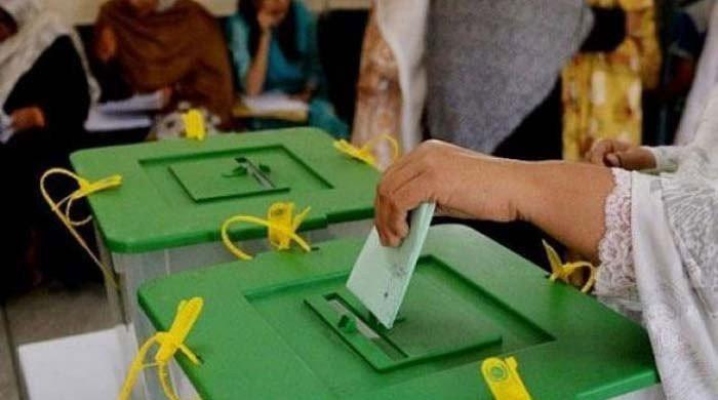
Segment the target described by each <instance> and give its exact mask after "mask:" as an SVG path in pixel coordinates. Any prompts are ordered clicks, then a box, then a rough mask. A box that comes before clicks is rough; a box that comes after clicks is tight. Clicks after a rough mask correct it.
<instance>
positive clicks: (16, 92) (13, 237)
mask: <svg viewBox="0 0 718 400" xmlns="http://www.w3.org/2000/svg"><path fill="white" fill-rule="evenodd" d="M74 39H76V36H75V33H74V31H73V30H72V29H71V28H70V27H68V26H66V25H64V24H62V23H61V22H60V20H59V18H58V16H57V15H55V14H53V13H50V12H48V11H44V6H43V5H42V3H41V2H40V1H39V0H7V1H3V2H2V3H0V106H1V108H0V153H1V154H0V166H1V167H0V169H1V170H2V171H3V174H2V175H1V176H2V178H0V179H1V181H0V186H1V187H2V188H3V192H4V195H3V196H0V198H1V200H0V210H2V212H3V213H4V214H3V217H2V218H0V219H1V220H2V227H3V230H4V231H5V232H6V234H5V235H3V237H4V239H3V240H2V249H0V256H1V257H2V258H3V260H2V261H0V265H2V266H3V269H4V271H3V274H4V276H3V277H2V278H0V283H1V284H2V285H3V286H4V285H7V286H14V288H13V287H4V288H3V287H0V297H2V295H3V292H5V293H4V294H7V290H10V289H17V286H18V285H19V280H20V279H21V278H27V279H26V281H27V282H25V283H30V282H29V281H30V280H31V278H32V280H34V281H35V282H34V283H38V281H39V279H40V271H39V269H38V268H39V267H40V262H41V260H40V259H39V257H40V256H42V257H45V258H47V260H48V261H49V262H50V263H52V266H51V267H52V272H53V273H58V272H60V273H62V272H67V271H62V270H61V269H63V268H77V267H78V266H77V265H73V264H72V263H70V262H68V258H67V257H68V255H69V253H72V251H69V252H68V251H67V250H63V249H62V248H61V247H62V246H63V241H65V244H66V243H71V242H70V240H71V239H70V237H69V234H67V233H66V232H64V230H63V229H64V228H63V227H62V226H61V224H60V222H59V221H57V220H56V219H55V217H54V215H52V213H51V212H50V209H49V207H48V206H47V204H45V203H44V201H43V199H42V197H41V196H40V190H39V179H40V176H41V174H42V173H43V172H44V171H45V170H47V169H49V168H51V167H66V168H67V167H69V160H68V155H69V153H70V152H71V151H73V150H75V149H77V148H79V147H80V146H81V145H82V142H83V141H84V139H85V138H84V130H83V125H84V122H85V119H86V118H87V112H88V109H89V106H90V102H91V95H90V87H94V81H93V80H92V79H91V78H90V77H89V76H88V74H87V73H86V69H85V68H84V65H83V55H82V53H81V51H82V50H81V48H80V47H76V46H75V43H78V42H77V41H76V40H74ZM57 189H59V188H57ZM69 190H72V189H69ZM68 193H69V192H68ZM38 244H42V246H41V247H40V248H41V249H42V252H39V251H37V250H38V246H37V245H38ZM73 246H74V244H73ZM73 261H74V260H73ZM32 268H35V269H34V270H33V271H28V269H32ZM30 272H32V273H30ZM74 272H77V271H70V273H74ZM33 274H34V276H31V275H33ZM8 275H10V277H8ZM13 275H14V276H13Z"/></svg>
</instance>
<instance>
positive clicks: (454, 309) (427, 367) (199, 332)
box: [139, 225, 658, 400]
mask: <svg viewBox="0 0 718 400" xmlns="http://www.w3.org/2000/svg"><path fill="white" fill-rule="evenodd" d="M362 245H363V241H362V240H357V239H340V240H335V241H331V242H326V243H322V244H320V245H319V246H318V247H317V248H316V249H314V251H312V252H311V253H306V254H303V253H299V252H291V253H264V254H262V255H260V256H259V257H257V258H256V259H255V260H254V261H253V262H251V263H237V262H235V263H229V264H223V265H219V266H216V267H211V268H206V269H202V270H197V271H192V272H187V273H182V274H177V275H173V276H170V277H167V278H162V279H158V280H156V281H153V282H150V283H147V284H145V285H144V286H143V287H142V288H141V289H140V291H139V302H140V304H141V307H142V308H143V309H144V310H145V312H146V314H147V315H148V316H149V318H150V320H151V321H152V322H153V324H154V326H155V327H156V328H157V330H158V331H167V330H168V329H169V328H170V325H171V324H172V321H173V319H174V316H175V313H176V312H177V305H178V303H179V302H180V301H181V300H184V299H189V298H192V297H201V298H203V299H204V308H203V311H202V312H201V314H200V316H199V318H198V320H197V322H196V324H195V325H194V328H193V330H192V331H191V332H190V334H189V336H188V337H187V339H186V341H185V344H186V345H187V346H188V348H190V349H191V350H192V351H194V352H195V353H196V354H197V355H198V356H199V357H200V358H201V359H202V363H201V364H200V365H195V364H193V363H191V362H189V360H188V359H187V358H185V357H184V356H183V355H181V354H177V355H176V359H177V360H178V361H179V364H180V365H181V368H182V371H183V373H178V371H175V374H174V379H175V382H176V383H177V385H178V386H180V387H186V386H187V385H186V382H184V381H185V380H188V381H189V382H191V385H192V386H193V388H194V389H195V390H196V391H197V393H198V394H199V395H200V396H201V398H202V399H204V400H225V399H287V398H292V399H311V400H316V399H367V400H368V399H372V400H378V399H407V400H408V399H467V400H476V399H491V398H493V397H492V395H491V393H490V391H489V386H488V384H487V383H486V380H485V378H484V375H483V374H482V372H481V365H482V362H483V361H484V360H486V359H487V358H491V357H498V358H499V359H502V360H503V359H506V358H508V357H513V358H514V360H515V361H516V362H517V371H518V375H519V376H520V379H521V380H522V381H523V383H524V385H525V387H526V389H527V391H528V392H529V393H530V395H531V396H532V398H533V399H539V400H550V399H556V400H567V399H607V398H614V397H617V396H623V395H626V394H631V393H634V394H635V393H640V392H641V391H643V390H646V389H647V388H651V387H655V385H657V383H658V375H657V371H656V367H655V365H654V361H653V356H652V352H651V346H650V343H649V340H648V336H647V334H646V332H645V331H644V330H643V329H642V328H641V326H639V325H637V324H635V323H634V322H632V321H631V320H629V319H627V318H624V317H623V316H621V315H619V314H617V313H615V312H614V311H612V310H610V309H608V308H606V307H605V306H603V305H602V304H600V303H599V302H597V301H596V300H595V299H594V298H592V297H591V296H588V295H585V294H582V293H580V292H579V291H578V290H576V289H575V288H573V287H570V286H567V285H565V284H563V283H553V282H550V281H549V279H547V275H546V273H545V272H544V271H542V270H541V269H539V268H538V267H536V266H534V265H533V264H531V263H529V262H528V261H526V260H524V259H522V258H520V257H519V256H517V255H515V254H514V253H512V252H510V251H509V250H507V249H505V248H503V247H501V246H500V245H498V244H496V243H495V242H493V241H491V240H489V239H487V238H485V237H484V236H481V235H480V234H478V233H476V232H474V231H472V230H470V229H468V228H465V227H461V226H456V225H445V226H436V227H433V228H431V230H430V231H429V235H428V238H427V240H426V243H425V246H424V249H423V251H422V255H421V257H420V259H419V262H418V264H417V267H416V270H415V272H414V275H413V277H412V280H411V282H410V284H409V287H408V291H407V294H406V297H405V299H404V302H403V304H402V307H401V308H400V311H399V316H398V318H397V319H396V322H395V323H394V326H393V328H392V329H391V330H386V329H384V328H382V326H381V325H380V324H378V323H377V322H376V320H375V318H372V317H371V315H369V314H368V313H367V311H366V309H365V308H364V307H363V306H362V304H361V303H359V302H358V301H357V300H356V298H354V297H353V296H352V295H351V294H350V293H349V291H348V290H347V289H346V287H345V283H346V281H347V278H348V276H349V274H350V271H351V269H352V266H353V264H354V261H355V260H356V258H357V255H358V254H359V251H360V249H361V248H362ZM494 372H495V371H494ZM500 378H501V376H498V375H496V374H495V375H494V376H493V379H500Z"/></svg>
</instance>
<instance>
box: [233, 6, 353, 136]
mask: <svg viewBox="0 0 718 400" xmlns="http://www.w3.org/2000/svg"><path fill="white" fill-rule="evenodd" d="M227 36H228V38H229V49H230V52H231V53H232V58H233V60H234V68H235V74H236V77H237V81H238V82H239V85H240V88H241V91H242V93H244V94H246V95H249V96H256V95H259V94H262V93H265V92H271V91H281V92H284V93H287V94H290V95H292V96H293V97H294V98H296V99H300V100H302V101H304V102H307V103H308V105H309V125H311V126H315V127H318V128H321V129H324V130H325V131H327V132H329V133H331V134H332V135H334V136H336V137H339V138H344V137H347V136H348V134H349V128H348V126H347V125H346V123H344V122H343V121H342V120H340V119H339V118H338V117H337V116H336V114H335V113H334V108H333V106H332V105H331V103H330V102H329V100H328V98H327V96H326V93H325V92H326V87H325V80H324V76H323V72H322V68H321V65H320V62H319V55H318V51H317V38H316V20H315V18H314V16H313V15H312V14H311V12H310V11H309V10H308V9H307V8H306V6H305V5H304V4H303V3H302V2H300V1H298V0H244V1H240V2H239V10H238V12H237V14H235V15H233V16H232V17H230V18H229V20H228V21H227ZM254 128H255V129H261V128H262V125H261V123H260V122H259V121H255V126H254Z"/></svg>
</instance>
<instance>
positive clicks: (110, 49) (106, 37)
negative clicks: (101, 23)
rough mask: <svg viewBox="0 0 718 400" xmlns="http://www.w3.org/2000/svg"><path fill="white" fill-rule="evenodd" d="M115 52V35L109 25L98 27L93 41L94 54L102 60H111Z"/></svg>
mask: <svg viewBox="0 0 718 400" xmlns="http://www.w3.org/2000/svg"><path fill="white" fill-rule="evenodd" d="M116 54H117V37H115V32H114V31H113V30H112V28H110V27H104V28H101V29H100V32H99V34H98V37H97V40H96V41H95V55H96V56H97V58H98V59H99V60H100V61H102V62H105V63H106V62H108V61H110V60H112V59H113V58H114V57H115V55H116Z"/></svg>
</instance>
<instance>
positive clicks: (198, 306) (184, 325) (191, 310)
mask: <svg viewBox="0 0 718 400" xmlns="http://www.w3.org/2000/svg"><path fill="white" fill-rule="evenodd" d="M203 306H204V300H203V299H202V298H201V297H194V298H192V299H190V300H183V301H181V302H180V304H179V306H178V307H177V314H176V315H175V319H174V321H173V322H172V325H171V326H170V329H169V331H167V332H158V333H156V334H155V335H154V336H152V337H151V338H149V339H148V340H147V341H146V342H145V343H144V344H143V345H142V346H141V347H140V349H139V351H138V352H137V356H136V357H135V359H134V360H132V364H131V365H130V370H129V371H128V372H127V377H126V378H125V382H124V384H123V385H122V390H121V391H120V394H119V395H118V396H117V399H118V400H128V399H129V398H130V397H131V396H132V389H133V388H134V387H135V384H136V383H137V378H138V377H139V374H140V372H142V370H143V369H145V368H149V367H154V366H156V367H157V375H158V377H159V379H160V384H161V385H162V390H163V391H164V393H165V396H167V398H168V399H170V400H179V397H178V396H177V393H176V391H175V390H174V388H173V387H172V384H171V383H170V380H169V374H168V372H167V365H168V364H169V362H170V361H171V360H172V358H173V357H174V356H175V354H176V353H177V350H179V351H180V352H182V354H184V355H185V356H186V357H187V358H188V359H189V360H190V362H192V364H194V365H200V364H201V361H200V359H199V357H198V356H197V355H196V354H194V352H192V350H190V349H189V348H188V347H187V346H186V345H185V344H184V342H185V340H186V339H187V335H189V333H190V332H191V331H192V328H193V327H194V324H195V323H196V322H197V319H198V318H199V316H200V314H201V313H202V307H203ZM154 344H157V345H158V346H159V348H158V350H157V353H156V354H155V357H154V361H155V362H154V363H152V364H145V358H146V357H147V353H148V352H149V350H150V348H151V347H152V345H154Z"/></svg>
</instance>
